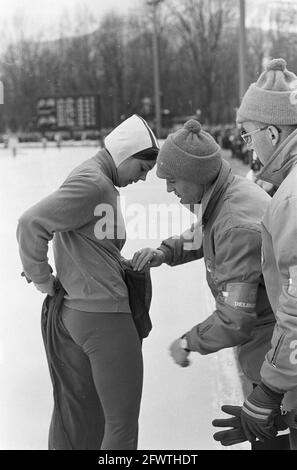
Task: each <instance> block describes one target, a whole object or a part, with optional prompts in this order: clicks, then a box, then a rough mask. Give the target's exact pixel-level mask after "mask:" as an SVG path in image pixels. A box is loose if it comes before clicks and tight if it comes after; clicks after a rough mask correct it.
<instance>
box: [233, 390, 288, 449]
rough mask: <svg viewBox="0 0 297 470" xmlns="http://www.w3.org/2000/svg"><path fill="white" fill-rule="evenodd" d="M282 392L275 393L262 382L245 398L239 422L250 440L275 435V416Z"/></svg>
mask: <svg viewBox="0 0 297 470" xmlns="http://www.w3.org/2000/svg"><path fill="white" fill-rule="evenodd" d="M283 396H284V394H283V393H277V392H274V391H273V390H271V389H270V388H268V387H267V386H266V385H264V384H263V383H262V382H261V383H260V384H259V385H257V387H256V388H255V389H254V390H253V391H252V393H251V394H250V395H249V396H248V397H247V398H246V400H245V402H244V404H243V407H242V410H241V424H242V428H243V431H244V433H245V435H246V437H247V438H248V440H249V441H250V442H252V441H255V439H256V438H258V439H259V440H260V441H263V440H265V439H272V438H273V437H275V436H276V435H277V426H276V422H275V420H276V417H277V416H278V415H280V405H281V402H282V399H283Z"/></svg>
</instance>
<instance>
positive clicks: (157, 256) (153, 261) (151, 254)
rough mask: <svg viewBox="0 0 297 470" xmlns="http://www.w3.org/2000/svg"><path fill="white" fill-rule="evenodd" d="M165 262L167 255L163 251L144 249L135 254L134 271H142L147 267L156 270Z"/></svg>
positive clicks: (133, 260) (133, 259)
mask: <svg viewBox="0 0 297 470" xmlns="http://www.w3.org/2000/svg"><path fill="white" fill-rule="evenodd" d="M164 261H165V254H164V253H163V251H161V250H153V249H152V248H143V249H142V250H138V251H136V253H134V256H133V258H132V261H131V264H132V267H133V269H134V271H142V269H144V268H145V267H150V268H155V267H157V266H161V264H162V263H164Z"/></svg>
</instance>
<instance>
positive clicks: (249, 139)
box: [240, 126, 282, 145]
mask: <svg viewBox="0 0 297 470" xmlns="http://www.w3.org/2000/svg"><path fill="white" fill-rule="evenodd" d="M274 127H275V128H276V130H277V131H278V132H279V133H281V131H282V130H281V129H279V127H276V126H274ZM265 129H268V126H265V127H259V129H255V130H254V131H251V132H243V131H242V132H241V133H240V135H241V137H242V139H243V140H244V142H245V143H246V144H247V145H250V144H251V143H252V137H251V136H252V135H253V134H256V133H257V132H260V131H264V130H265Z"/></svg>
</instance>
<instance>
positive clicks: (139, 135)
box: [104, 114, 159, 168]
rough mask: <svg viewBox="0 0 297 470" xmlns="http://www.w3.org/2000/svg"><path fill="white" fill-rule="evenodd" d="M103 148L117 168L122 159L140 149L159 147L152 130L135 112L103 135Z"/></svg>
mask: <svg viewBox="0 0 297 470" xmlns="http://www.w3.org/2000/svg"><path fill="white" fill-rule="evenodd" d="M104 144H105V148H106V150H107V151H108V152H109V153H110V155H111V156H112V158H113V161H114V163H115V165H116V167H117V168H118V167H119V166H120V164H121V163H123V161H125V160H127V158H129V157H132V155H135V154H136V153H138V152H141V151H142V150H148V149H150V148H155V149H159V144H158V141H157V139H156V137H155V136H154V134H153V131H152V130H151V129H150V127H149V125H148V124H147V123H146V121H145V120H144V119H142V118H141V117H140V116H138V115H137V114H133V116H131V117H129V118H128V119H126V120H125V121H123V122H122V123H121V124H120V125H119V126H117V127H116V128H115V129H114V130H113V131H112V132H111V133H110V134H108V135H107V136H106V137H105V140H104Z"/></svg>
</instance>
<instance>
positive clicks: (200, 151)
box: [157, 119, 222, 184]
mask: <svg viewBox="0 0 297 470" xmlns="http://www.w3.org/2000/svg"><path fill="white" fill-rule="evenodd" d="M221 165H222V158H221V148H220V147H219V145H218V144H217V143H216V141H215V140H214V139H213V137H212V136H211V135H210V134H208V133H207V132H205V131H203V130H202V128H201V124H200V123H199V122H198V121H196V120H195V119H190V120H189V121H187V122H186V123H185V124H184V126H183V127H182V129H179V130H177V131H176V132H174V134H169V136H168V137H167V139H166V140H165V142H164V144H163V146H162V147H161V150H160V152H159V155H158V158H157V176H158V177H159V178H166V179H183V180H186V181H189V182H194V183H197V184H208V183H210V182H212V181H213V180H214V179H215V178H216V176H217V175H218V173H219V171H220V168H221Z"/></svg>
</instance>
